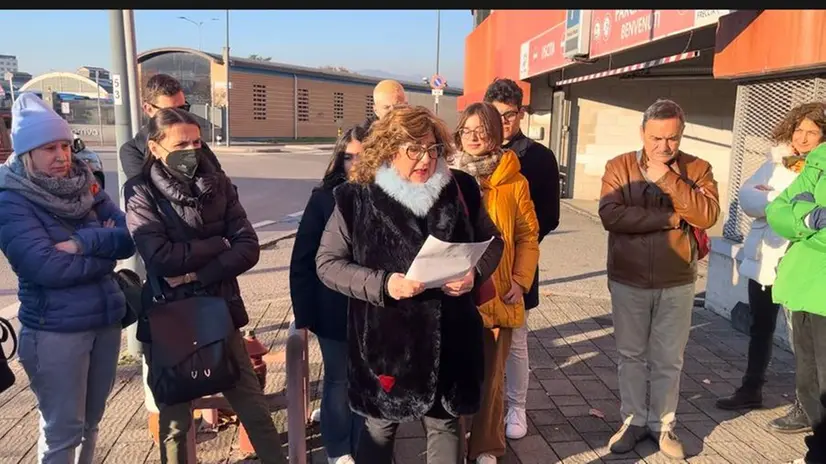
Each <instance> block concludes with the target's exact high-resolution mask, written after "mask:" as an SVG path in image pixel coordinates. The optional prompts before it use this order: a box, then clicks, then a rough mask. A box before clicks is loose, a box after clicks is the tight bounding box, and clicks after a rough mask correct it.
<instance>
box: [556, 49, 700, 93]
mask: <svg viewBox="0 0 826 464" xmlns="http://www.w3.org/2000/svg"><path fill="white" fill-rule="evenodd" d="M698 56H700V51H699V50H694V51H691V52H685V53H680V54H677V55H672V56H666V57H665V58H660V59H658V60H651V61H644V62H642V63H637V64H632V65H628V66H623V67H621V68H616V69H611V70H608V71H602V72H598V73H594V74H588V75H585V76H580V77H572V78H571V79H563V80H561V81H556V83H555V84H554V85H567V84H576V83H578V82H585V81H590V80H593V79H600V78H603V77H609V76H616V75H618V74H626V73H630V72H634V71H639V70H641V69H648V68H653V67H654V66H662V65H664V64H671V63H676V62H678V61H683V60H690V59H692V58H697V57H698Z"/></svg>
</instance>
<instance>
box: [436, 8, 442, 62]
mask: <svg viewBox="0 0 826 464" xmlns="http://www.w3.org/2000/svg"><path fill="white" fill-rule="evenodd" d="M441 35H442V10H436V74H439V51H440V50H439V48H440V47H439V46H440V45H441Z"/></svg>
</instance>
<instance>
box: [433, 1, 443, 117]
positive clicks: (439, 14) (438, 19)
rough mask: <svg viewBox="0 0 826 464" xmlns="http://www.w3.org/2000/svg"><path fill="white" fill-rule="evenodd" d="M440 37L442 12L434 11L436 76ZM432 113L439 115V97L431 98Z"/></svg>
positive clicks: (437, 72)
mask: <svg viewBox="0 0 826 464" xmlns="http://www.w3.org/2000/svg"><path fill="white" fill-rule="evenodd" d="M441 35H442V10H436V74H437V75H438V74H439V52H440V50H439V49H440V47H439V45H440V43H441V38H442V37H441ZM433 112H434V113H436V116H438V115H439V96H438V95H434V96H433Z"/></svg>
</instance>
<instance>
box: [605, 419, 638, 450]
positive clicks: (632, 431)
mask: <svg viewBox="0 0 826 464" xmlns="http://www.w3.org/2000/svg"><path fill="white" fill-rule="evenodd" d="M645 436H646V429H645V427H641V426H639V425H630V424H623V425H622V427H620V429H619V430H618V431H617V433H615V434H614V436H612V437H611V439H610V440H608V449H610V450H611V452H612V453H614V454H624V453H628V452H630V451H631V450H633V449H634V447H635V446H637V443H639V442H641V441H642V440H643V439H645Z"/></svg>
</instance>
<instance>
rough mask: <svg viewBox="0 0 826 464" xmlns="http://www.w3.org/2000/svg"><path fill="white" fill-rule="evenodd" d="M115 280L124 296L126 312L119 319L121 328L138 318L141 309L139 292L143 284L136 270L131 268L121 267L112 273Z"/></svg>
mask: <svg viewBox="0 0 826 464" xmlns="http://www.w3.org/2000/svg"><path fill="white" fill-rule="evenodd" d="M114 277H115V281H117V283H118V285H119V286H120V291H121V292H123V296H124V297H126V314H125V315H124V316H123V319H121V321H120V322H121V326H122V327H123V328H126V327H129V326H130V325H132V324H134V323H135V322H137V320H138V314H140V313H141V312H142V310H141V292H142V290H143V284H142V283H141V277H140V276H139V275H138V273H137V272H135V271H133V270H131V269H121V270H119V271H115V273H114Z"/></svg>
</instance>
